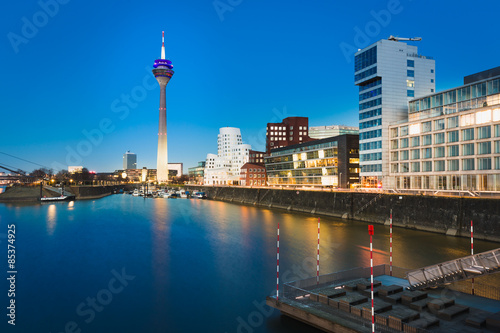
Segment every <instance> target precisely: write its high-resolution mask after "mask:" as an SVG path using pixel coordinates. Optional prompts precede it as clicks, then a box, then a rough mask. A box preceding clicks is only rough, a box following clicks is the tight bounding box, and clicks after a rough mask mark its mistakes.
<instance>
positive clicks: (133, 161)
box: [123, 150, 137, 170]
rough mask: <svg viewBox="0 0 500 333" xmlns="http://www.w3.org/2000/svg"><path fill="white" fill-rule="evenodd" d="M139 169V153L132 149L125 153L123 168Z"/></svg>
mask: <svg viewBox="0 0 500 333" xmlns="http://www.w3.org/2000/svg"><path fill="white" fill-rule="evenodd" d="M127 169H137V155H136V154H134V153H131V152H130V150H129V151H127V152H126V153H125V154H123V170H127Z"/></svg>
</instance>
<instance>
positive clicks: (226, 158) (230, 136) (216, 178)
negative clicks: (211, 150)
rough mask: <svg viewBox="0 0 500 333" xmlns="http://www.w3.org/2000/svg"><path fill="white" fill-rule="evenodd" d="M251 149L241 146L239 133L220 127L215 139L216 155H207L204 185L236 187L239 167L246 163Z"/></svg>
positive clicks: (232, 129)
mask: <svg viewBox="0 0 500 333" xmlns="http://www.w3.org/2000/svg"><path fill="white" fill-rule="evenodd" d="M251 149H252V147H251V146H250V145H248V144H243V141H242V139H241V131H240V129H239V128H235V127H222V128H221V129H220V130H219V135H218V139H217V152H218V153H217V155H215V154H207V160H206V163H205V174H204V182H205V185H238V183H239V179H240V171H241V167H242V166H243V165H244V164H245V163H247V162H248V159H249V152H250V150H251Z"/></svg>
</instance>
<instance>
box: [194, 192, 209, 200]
mask: <svg viewBox="0 0 500 333" xmlns="http://www.w3.org/2000/svg"><path fill="white" fill-rule="evenodd" d="M193 198H195V199H206V198H207V195H206V194H205V192H194V193H193Z"/></svg>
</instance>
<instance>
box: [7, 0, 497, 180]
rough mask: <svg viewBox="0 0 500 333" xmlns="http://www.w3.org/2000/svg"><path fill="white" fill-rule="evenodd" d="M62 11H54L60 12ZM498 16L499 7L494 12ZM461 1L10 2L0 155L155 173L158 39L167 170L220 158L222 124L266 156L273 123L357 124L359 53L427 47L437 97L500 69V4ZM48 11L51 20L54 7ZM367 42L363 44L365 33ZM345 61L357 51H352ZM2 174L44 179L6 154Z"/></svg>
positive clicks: (110, 169) (55, 164) (8, 5)
mask: <svg viewBox="0 0 500 333" xmlns="http://www.w3.org/2000/svg"><path fill="white" fill-rule="evenodd" d="M54 4H57V6H56V5H54ZM488 6H489V8H488ZM488 6H486V5H482V6H474V5H472V4H471V3H470V2H465V1H464V2H461V1H439V2H437V1H425V0H413V1H410V0H400V1H394V0H390V1H377V2H374V1H342V2H340V1H333V0H313V1H298V0H289V1H262V0H253V1H249V0H220V1H212V0H206V1H205V0H193V1H143V2H141V3H139V2H125V1H106V2H102V1H99V2H98V1H92V0H90V1H85V2H83V1H75V0H73V1H70V0H64V1H63V0H60V2H56V0H48V1H45V0H41V1H40V2H37V1H32V0H27V1H22V2H9V3H8V4H4V5H3V8H2V13H3V17H2V19H1V20H0V36H2V37H1V38H0V40H1V42H0V43H1V44H0V68H1V70H0V74H1V77H2V80H0V91H1V95H0V96H1V98H0V109H1V110H2V111H1V118H0V119H1V120H0V124H2V125H1V127H0V128H1V130H0V152H4V153H9V154H12V155H16V156H19V157H22V158H25V159H27V160H30V161H34V162H37V163H40V164H42V165H46V166H49V167H51V166H56V167H57V166H59V167H61V166H65V165H68V164H69V165H84V166H86V167H88V168H89V169H90V170H96V171H113V170H115V169H120V168H121V166H122V155H123V153H125V151H127V150H130V151H132V152H134V153H136V154H137V155H138V166H139V167H143V166H146V167H148V168H155V167H156V147H157V134H156V133H157V128H158V102H159V88H158V87H157V86H156V85H154V80H153V79H152V74H151V69H152V65H153V62H154V60H155V59H156V58H159V56H160V47H161V31H162V30H165V34H166V55H167V58H168V59H170V60H172V62H173V65H174V70H175V75H174V76H173V78H172V80H171V81H170V83H169V84H168V86H167V126H168V142H169V161H170V162H182V163H184V167H185V171H186V172H187V168H188V167H190V166H194V165H196V163H197V161H201V160H204V159H205V157H206V154H207V153H210V152H212V153H216V152H217V133H218V129H219V128H220V127H224V126H233V127H239V128H241V129H242V135H243V141H245V142H246V143H250V144H252V146H253V148H255V149H264V146H265V131H264V128H265V125H266V123H268V122H274V121H277V120H278V119H281V118H284V117H286V116H293V115H295V116H307V117H309V124H310V125H311V126H317V125H332V124H345V125H352V126H357V124H358V111H357V105H358V101H357V99H358V98H357V95H358V93H357V88H356V87H355V86H354V85H353V62H352V53H351V50H356V49H357V48H362V47H365V46H367V45H368V44H371V43H373V42H375V41H377V40H379V39H382V38H387V37H388V36H389V35H398V36H402V37H414V36H419V37H422V38H423V40H422V41H421V42H415V45H417V46H418V47H419V52H420V53H422V54H424V55H430V56H433V57H434V58H435V59H436V85H437V90H443V89H447V88H451V87H454V86H458V85H461V84H462V82H463V81H462V80H463V76H465V75H468V74H472V73H475V72H478V71H482V70H485V69H488V68H492V67H496V66H499V65H500V63H499V62H498V60H497V58H498V51H499V48H500V46H499V43H498V36H497V29H495V28H494V22H496V20H497V13H498V9H499V8H500V5H499V4H497V3H496V2H488ZM44 8H45V9H44ZM360 31H361V33H360ZM346 50H347V51H346ZM0 163H4V164H8V165H13V166H16V167H18V168H22V169H25V170H27V171H31V170H33V169H34V168H36V167H37V166H36V165H32V164H29V163H26V162H23V161H19V160H16V159H13V158H11V157H8V156H5V155H1V154H0Z"/></svg>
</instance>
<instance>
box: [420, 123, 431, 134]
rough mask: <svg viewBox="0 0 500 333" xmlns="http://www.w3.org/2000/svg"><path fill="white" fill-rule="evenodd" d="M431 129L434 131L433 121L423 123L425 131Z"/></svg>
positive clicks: (423, 130)
mask: <svg viewBox="0 0 500 333" xmlns="http://www.w3.org/2000/svg"><path fill="white" fill-rule="evenodd" d="M430 131H432V123H431V122H430V121H427V122H425V123H422V132H424V133H425V132H430Z"/></svg>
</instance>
